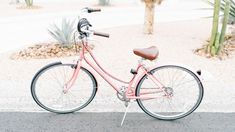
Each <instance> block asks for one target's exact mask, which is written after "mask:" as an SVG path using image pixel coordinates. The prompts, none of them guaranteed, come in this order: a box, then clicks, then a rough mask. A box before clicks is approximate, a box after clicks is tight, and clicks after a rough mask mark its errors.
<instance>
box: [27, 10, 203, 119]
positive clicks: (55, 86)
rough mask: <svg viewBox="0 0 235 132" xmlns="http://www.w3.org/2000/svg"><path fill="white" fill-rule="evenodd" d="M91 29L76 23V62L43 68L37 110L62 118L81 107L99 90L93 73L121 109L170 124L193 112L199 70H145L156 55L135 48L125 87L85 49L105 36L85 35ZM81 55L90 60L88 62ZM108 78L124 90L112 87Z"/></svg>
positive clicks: (35, 90) (198, 97) (199, 92)
mask: <svg viewBox="0 0 235 132" xmlns="http://www.w3.org/2000/svg"><path fill="white" fill-rule="evenodd" d="M86 11H87V12H88V13H91V12H96V11H100V10H99V9H90V8H86ZM90 26H91V24H90V23H89V21H88V20H87V19H86V18H82V19H80V20H79V22H78V26H77V28H78V33H79V37H78V38H79V40H80V41H81V43H82V48H81V51H80V55H79V59H78V60H77V61H76V63H71V64H67V63H66V64H64V63H62V62H56V63H52V64H49V65H47V66H45V67H43V68H42V69H41V70H39V71H38V72H37V73H36V75H35V76H34V78H33V80H32V83H31V93H32V96H33V99H34V100H35V102H36V103H37V104H38V105H39V106H40V107H42V108H43V109H45V110H47V111H50V112H54V113H61V114H65V113H72V112H75V111H78V110H81V109H82V108H84V107H86V106H87V105H88V104H89V103H90V102H91V101H92V100H93V98H94V97H95V95H96V92H97V89H98V83H97V81H96V78H95V76H94V75H93V71H96V72H97V73H98V74H99V75H100V76H101V77H102V78H103V79H104V80H105V81H107V82H108V83H109V84H110V85H111V86H112V87H113V88H114V90H116V91H117V97H118V99H120V100H121V101H123V102H125V105H126V106H128V103H129V102H130V101H135V100H136V101H137V103H138V105H139V106H140V108H141V109H142V110H143V111H144V112H145V113H147V114H148V115H150V116H152V117H154V118H157V119H162V120H175V119H179V118H183V117H185V116H187V115H189V114H191V113H192V112H193V111H194V110H196V108H197V107H198V106H199V104H200V103H201V101H202V98H203V85H202V83H201V81H200V79H199V77H198V76H199V74H200V72H199V71H198V72H197V71H196V72H195V73H194V72H192V71H190V70H189V69H186V68H184V67H181V66H176V65H164V66H154V67H147V66H146V65H145V64H144V63H143V62H144V61H145V60H150V61H151V60H154V59H156V58H157V57H158V53H159V52H158V50H157V48H156V47H155V46H152V47H149V48H145V49H134V50H133V51H134V54H135V55H137V56H140V57H141V59H140V61H139V63H138V66H137V68H136V69H131V74H133V77H132V78H131V79H130V81H128V82H126V81H123V80H121V79H118V78H116V77H114V76H112V75H111V74H109V73H108V72H107V71H106V70H105V69H103V68H102V67H101V66H100V64H99V63H98V62H97V60H96V58H95V56H94V54H93V53H92V51H91V49H90V48H89V46H88V40H87V38H88V37H89V36H90V35H91V34H93V35H98V36H103V37H109V35H108V34H105V33H98V32H95V31H92V30H89V28H90ZM85 52H87V54H85ZM86 55H90V56H91V58H92V60H93V61H91V60H89V59H88V58H87V57H86ZM84 63H86V64H88V66H89V68H86V67H85V66H84ZM89 69H93V70H89ZM111 79H113V80H116V81H118V82H121V83H123V85H122V86H116V85H115V84H114V83H113V82H112V80H111Z"/></svg>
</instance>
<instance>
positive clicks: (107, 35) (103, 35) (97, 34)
mask: <svg viewBox="0 0 235 132" xmlns="http://www.w3.org/2000/svg"><path fill="white" fill-rule="evenodd" d="M94 35H96V36H101V37H106V38H109V34H107V33H100V32H94Z"/></svg>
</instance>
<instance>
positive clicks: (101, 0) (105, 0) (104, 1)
mask: <svg viewBox="0 0 235 132" xmlns="http://www.w3.org/2000/svg"><path fill="white" fill-rule="evenodd" d="M109 3H110V0H99V5H102V6H106V5H109Z"/></svg>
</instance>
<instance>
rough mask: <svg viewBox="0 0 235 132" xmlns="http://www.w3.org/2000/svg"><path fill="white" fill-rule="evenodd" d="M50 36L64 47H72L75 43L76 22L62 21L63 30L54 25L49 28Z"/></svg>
mask: <svg viewBox="0 0 235 132" xmlns="http://www.w3.org/2000/svg"><path fill="white" fill-rule="evenodd" d="M48 32H49V33H50V35H51V36H52V37H53V38H54V39H56V40H57V41H58V42H59V43H60V44H62V45H63V46H71V45H72V44H74V42H73V34H74V32H75V26H74V21H70V20H67V19H65V18H64V19H62V23H61V28H59V26H58V25H56V24H53V25H51V27H50V28H48Z"/></svg>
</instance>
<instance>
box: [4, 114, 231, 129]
mask: <svg viewBox="0 0 235 132" xmlns="http://www.w3.org/2000/svg"><path fill="white" fill-rule="evenodd" d="M122 115H123V113H74V114H67V115H58V114H53V113H25V112H1V113H0V131H1V132H83V131H86V132H127V131H128V132H132V131H134V132H234V131H235V113H193V114H191V115H190V116H188V117H186V118H183V119H180V120H176V121H160V120H155V119H153V118H151V117H148V116H147V115H146V114H144V113H128V115H127V117H126V120H125V122H124V125H123V126H122V127H121V126H120V123H121V119H122Z"/></svg>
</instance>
